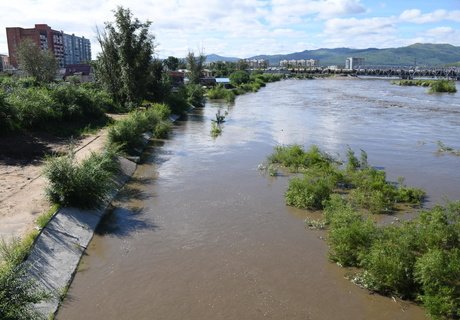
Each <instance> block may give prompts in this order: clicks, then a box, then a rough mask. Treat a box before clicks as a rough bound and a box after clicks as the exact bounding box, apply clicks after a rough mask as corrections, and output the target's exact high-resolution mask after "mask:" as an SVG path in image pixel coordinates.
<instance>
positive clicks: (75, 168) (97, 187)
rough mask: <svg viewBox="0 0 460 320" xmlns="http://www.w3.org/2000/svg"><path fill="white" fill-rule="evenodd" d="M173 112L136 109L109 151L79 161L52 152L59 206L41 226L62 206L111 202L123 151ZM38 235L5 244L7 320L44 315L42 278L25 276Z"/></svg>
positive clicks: (1, 261) (51, 188) (0, 310)
mask: <svg viewBox="0 0 460 320" xmlns="http://www.w3.org/2000/svg"><path fill="white" fill-rule="evenodd" d="M40 90H44V89H40ZM72 90H73V89H72ZM169 115H170V108H169V106H167V105H165V104H149V105H148V108H146V109H139V110H135V111H133V112H131V113H130V114H129V115H128V116H127V117H126V118H124V119H123V120H119V121H117V122H115V123H114V124H113V125H112V126H111V127H110V128H109V140H108V142H107V146H106V148H105V150H104V151H102V152H100V153H92V154H91V155H90V156H89V157H88V158H86V159H84V160H82V161H77V160H76V158H75V154H74V152H73V151H70V152H69V153H68V154H66V155H64V156H60V157H58V156H50V157H48V158H47V159H46V164H45V168H44V175H45V177H46V178H47V179H48V180H49V184H48V186H47V189H46V193H47V196H48V198H49V199H50V200H51V201H52V202H53V203H55V204H56V205H55V206H53V208H52V209H53V211H50V212H48V213H45V214H43V215H41V216H40V217H39V218H38V219H37V224H38V225H39V226H40V228H43V227H45V226H46V224H47V223H48V221H49V220H50V218H51V217H52V215H53V214H54V212H55V210H56V209H57V206H58V205H59V206H72V207H78V208H83V209H90V208H98V207H100V206H101V205H102V204H104V203H106V202H107V201H108V200H109V196H110V194H111V193H112V190H113V188H114V187H115V176H116V174H117V172H118V169H119V165H118V161H117V155H118V154H119V153H121V152H130V151H131V150H132V149H133V148H135V147H137V146H139V141H140V136H141V134H142V133H143V132H145V131H152V132H153V134H154V136H157V137H162V136H164V135H166V134H167V132H168V131H169V129H170V127H171V126H170V121H169ZM37 235H38V232H37V231H34V232H32V233H30V234H29V235H27V236H25V237H24V238H23V239H22V240H19V239H18V240H15V241H13V242H11V243H8V244H7V243H5V242H2V243H1V245H0V254H1V257H0V318H1V319H41V316H40V315H39V314H38V313H36V312H35V311H34V309H33V307H32V305H33V304H34V303H37V302H39V301H42V300H43V299H46V298H47V297H48V296H49V295H48V294H47V293H45V292H42V291H41V290H39V289H38V286H37V284H36V283H34V282H33V281H29V280H27V281H26V280H25V279H26V278H24V275H25V274H27V272H28V268H29V266H27V265H26V264H25V263H24V261H25V259H26V258H27V256H28V254H29V252H30V250H31V249H32V245H33V243H34V239H35V238H36V236H37Z"/></svg>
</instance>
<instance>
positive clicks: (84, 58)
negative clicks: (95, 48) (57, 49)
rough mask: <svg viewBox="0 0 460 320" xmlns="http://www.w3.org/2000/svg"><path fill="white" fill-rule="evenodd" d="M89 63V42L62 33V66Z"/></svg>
mask: <svg viewBox="0 0 460 320" xmlns="http://www.w3.org/2000/svg"><path fill="white" fill-rule="evenodd" d="M89 61H91V42H90V41H89V39H85V37H77V36H75V35H74V34H72V35H70V34H66V33H64V64H65V65H66V66H67V65H69V64H81V63H85V62H89Z"/></svg>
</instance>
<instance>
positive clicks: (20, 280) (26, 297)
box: [0, 231, 49, 320]
mask: <svg viewBox="0 0 460 320" xmlns="http://www.w3.org/2000/svg"><path fill="white" fill-rule="evenodd" d="M37 234H38V232H37V231H34V232H32V233H30V234H29V235H28V236H26V237H25V238H24V240H19V239H13V240H12V241H10V242H8V243H7V242H5V241H4V240H3V239H2V240H1V241H0V319H5V320H17V319H42V318H43V317H42V316H41V315H40V314H39V313H38V312H37V311H35V309H33V308H32V306H33V304H35V303H38V302H41V301H43V300H46V299H48V298H49V295H48V294H46V293H45V292H44V291H42V290H41V289H38V286H37V283H36V282H35V281H33V280H32V279H30V278H27V277H25V275H26V273H27V271H28V268H30V266H28V265H26V264H24V263H23V261H24V260H25V258H26V257H27V255H28V254H29V252H30V249H31V247H32V245H33V243H34V239H35V237H36V236H37Z"/></svg>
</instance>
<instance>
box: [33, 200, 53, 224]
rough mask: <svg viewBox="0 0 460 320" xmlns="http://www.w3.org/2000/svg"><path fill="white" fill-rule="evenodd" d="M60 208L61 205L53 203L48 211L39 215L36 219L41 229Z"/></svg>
mask: <svg viewBox="0 0 460 320" xmlns="http://www.w3.org/2000/svg"><path fill="white" fill-rule="evenodd" d="M58 210H59V205H58V204H53V205H52V206H51V208H50V209H49V210H48V211H47V212H45V213H43V214H41V215H40V216H38V218H37V220H36V221H35V222H36V223H37V226H38V227H39V228H40V229H43V228H44V227H45V226H46V225H47V224H48V222H49V221H50V220H51V218H52V217H53V216H54V214H55V213H56V212H57V211H58Z"/></svg>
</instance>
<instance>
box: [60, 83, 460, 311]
mask: <svg viewBox="0 0 460 320" xmlns="http://www.w3.org/2000/svg"><path fill="white" fill-rule="evenodd" d="M425 90H426V89H425V88H416V87H398V86H393V85H391V84H390V83H389V82H388V81H382V80H315V81H296V80H289V81H282V82H278V83H274V84H270V85H268V86H267V87H266V88H263V89H262V90H261V91H259V92H258V93H255V94H247V95H244V96H240V97H238V98H237V100H236V102H235V104H234V105H232V106H228V105H227V104H225V103H209V104H207V106H206V107H205V108H204V109H196V110H194V111H193V112H192V114H190V115H189V116H188V119H187V120H186V121H180V122H179V123H178V124H176V126H175V128H174V132H173V133H172V134H171V136H170V138H169V139H168V140H166V141H164V142H162V143H160V144H157V145H154V146H152V149H151V150H150V152H149V153H148V154H147V156H146V157H145V163H144V164H143V165H141V166H139V168H138V170H137V171H136V174H135V177H134V179H133V181H132V182H131V183H130V184H129V185H128V186H127V187H126V190H125V191H124V193H122V194H121V196H120V197H119V199H118V200H117V202H116V203H115V204H114V205H115V209H114V211H113V213H112V215H111V216H109V218H108V219H107V221H106V222H105V224H104V227H103V228H102V229H101V232H100V234H98V235H96V236H95V238H94V240H93V242H92V243H91V246H90V248H89V250H88V251H87V253H88V255H87V256H86V257H85V258H84V259H83V263H84V267H85V268H84V269H85V272H81V273H78V274H77V275H76V277H75V281H74V283H73V284H72V286H71V288H70V290H69V296H70V299H67V300H66V302H65V303H64V305H63V307H62V309H61V310H60V312H59V314H58V319H262V318H271V319H423V318H424V312H423V310H422V309H421V308H419V307H417V306H413V305H411V304H408V303H405V302H400V301H397V302H394V301H393V300H392V299H390V298H385V297H380V296H378V295H369V294H368V293H367V292H366V291H365V290H362V289H360V288H358V287H356V286H354V285H353V284H351V283H350V282H349V281H348V280H346V279H345V278H344V275H345V271H344V270H343V269H340V268H338V267H337V266H335V265H334V264H332V263H330V262H328V260H327V245H326V243H325V241H324V240H323V238H324V236H325V234H324V233H322V232H318V231H312V230H305V228H304V225H303V223H302V218H303V217H305V215H304V213H303V212H302V211H301V210H296V209H293V208H287V207H286V206H285V205H284V203H283V193H284V191H285V189H286V186H287V182H288V177H283V176H282V177H277V178H271V177H267V176H264V175H262V174H261V173H260V172H259V171H258V170H257V166H258V164H260V163H261V162H263V161H264V160H265V159H266V157H267V155H268V154H270V153H271V151H272V150H273V146H274V145H276V144H292V143H300V144H303V145H305V146H309V145H310V144H318V145H319V146H320V147H321V148H323V149H325V150H326V151H328V152H330V153H331V154H337V153H340V154H342V155H344V154H345V152H344V151H345V150H346V148H347V146H350V147H351V148H353V149H355V150H356V151H358V150H359V149H364V150H366V151H367V153H368V155H369V162H370V163H371V164H373V165H376V166H381V167H385V169H386V170H387V172H388V176H389V178H390V179H394V180H396V178H397V177H398V176H405V177H406V183H408V184H409V185H415V186H419V187H423V188H425V189H426V190H427V191H428V195H429V197H430V201H431V202H430V203H428V205H431V204H432V203H433V202H435V201H441V200H442V198H443V197H444V196H447V197H449V198H451V199H459V198H460V194H459V190H460V170H458V168H459V164H460V158H459V157H455V156H451V155H441V156H440V155H437V154H436V148H437V146H436V142H437V141H438V140H441V141H443V142H444V143H445V144H446V145H448V146H451V147H453V148H456V149H460V141H459V140H458V137H459V136H460V126H459V124H460V114H459V110H460V102H459V94H458V93H457V94H454V95H429V94H427V93H425ZM219 109H222V111H228V116H227V117H226V122H225V123H224V124H223V126H222V127H223V133H222V135H221V136H219V137H217V138H215V139H214V138H212V137H211V135H210V130H211V119H214V118H215V114H216V112H217V110H219Z"/></svg>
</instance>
